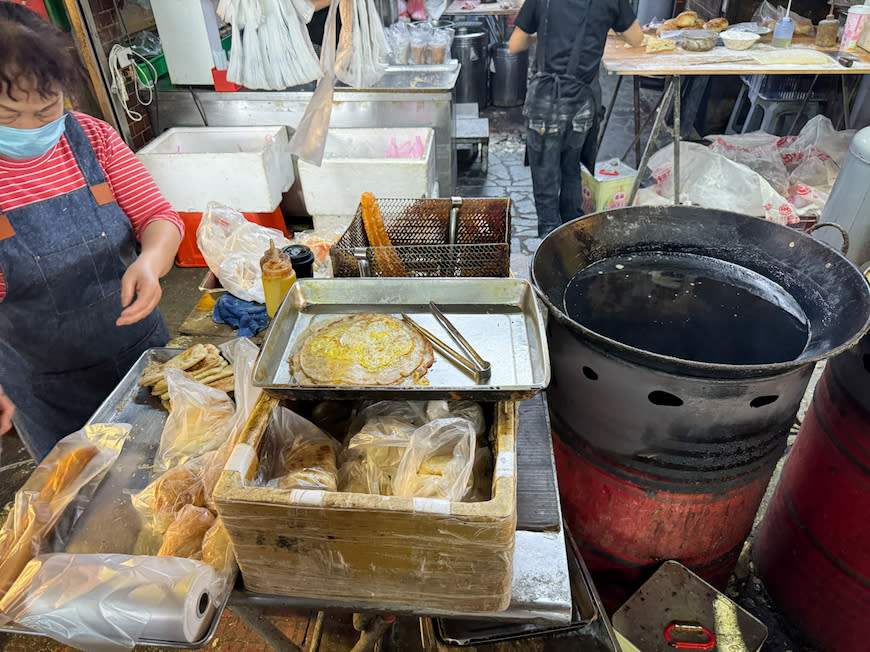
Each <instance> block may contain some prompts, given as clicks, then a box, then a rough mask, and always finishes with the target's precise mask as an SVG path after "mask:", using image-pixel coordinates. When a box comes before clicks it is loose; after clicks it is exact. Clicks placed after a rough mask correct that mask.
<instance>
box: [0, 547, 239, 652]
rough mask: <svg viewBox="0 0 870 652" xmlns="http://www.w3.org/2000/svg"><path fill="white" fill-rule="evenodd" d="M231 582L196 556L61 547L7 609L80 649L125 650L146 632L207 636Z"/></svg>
mask: <svg viewBox="0 0 870 652" xmlns="http://www.w3.org/2000/svg"><path fill="white" fill-rule="evenodd" d="M229 588H230V587H229V586H228V583H227V581H226V578H223V577H220V576H218V574H217V573H215V571H214V570H213V569H212V568H211V567H210V566H209V565H208V564H204V563H203V562H200V561H194V560H192V559H181V558H177V557H156V556H147V555H118V554H68V553H54V554H49V555H42V556H40V557H37V558H36V559H34V560H33V561H31V562H30V563H29V564H28V565H27V567H26V568H25V570H24V572H23V573H22V574H21V576H20V577H19V579H18V581H17V582H15V585H14V586H13V587H12V589H11V590H10V591H9V592H8V593H7V594H6V596H5V598H4V599H3V600H2V601H0V610H2V612H3V614H5V615H6V616H7V617H8V618H11V619H12V620H14V621H15V622H16V623H17V624H18V625H21V626H23V627H27V628H28V629H30V630H33V631H35V632H38V633H39V634H42V635H45V636H50V637H51V638H53V639H55V640H56V641H59V642H61V643H64V644H67V645H71V646H73V647H75V648H76V649H81V650H88V652H118V651H120V650H130V649H132V648H133V646H134V645H135V644H136V642H137V641H140V640H148V639H151V640H169V641H179V642H182V643H196V642H197V641H200V640H201V639H202V637H203V636H204V635H205V633H206V631H207V630H208V628H209V626H210V625H211V624H212V622H213V620H214V616H215V613H216V610H217V607H218V605H219V604H221V602H222V601H223V599H224V596H225V595H226V593H225V592H226V591H227V590H229Z"/></svg>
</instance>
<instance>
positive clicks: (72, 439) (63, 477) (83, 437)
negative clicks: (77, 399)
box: [0, 423, 130, 597]
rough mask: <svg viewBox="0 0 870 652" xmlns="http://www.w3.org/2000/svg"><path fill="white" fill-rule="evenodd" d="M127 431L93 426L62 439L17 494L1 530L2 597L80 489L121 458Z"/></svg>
mask: <svg viewBox="0 0 870 652" xmlns="http://www.w3.org/2000/svg"><path fill="white" fill-rule="evenodd" d="M129 433H130V425H129V424H124V423H116V424H95V425H90V426H85V427H84V428H82V429H81V430H78V431H76V432H74V433H72V434H71V435H68V436H67V437H64V438H63V439H61V440H60V441H59V442H58V443H57V444H55V446H54V448H52V449H51V452H49V454H48V455H47V456H46V457H45V459H44V460H42V461H41V462H40V463H39V465H38V466H37V467H36V469H34V471H33V473H31V475H30V477H29V478H28V479H27V481H26V482H25V483H24V486H22V487H21V489H19V490H18V491H17V492H16V493H15V499H14V501H13V504H12V509H11V510H10V511H9V515H8V516H7V517H6V522H5V523H4V524H3V527H2V529H0V597H2V595H3V594H4V593H5V592H6V591H7V590H8V589H9V587H11V586H12V584H13V582H15V580H16V578H17V577H18V575H19V574H20V573H21V572H22V571H23V570H24V567H25V566H26V565H27V563H28V562H29V561H30V560H31V559H32V558H33V557H34V556H35V555H37V554H39V552H40V551H41V550H42V549H43V547H44V546H45V544H46V539H47V537H48V534H49V532H50V531H51V530H52V528H53V527H54V526H55V524H56V523H57V521H58V519H59V518H60V517H61V514H62V513H63V512H64V510H65V509H66V508H67V506H69V505H70V503H72V502H73V500H74V499H75V498H76V496H77V495H78V493H79V491H81V490H82V488H83V487H85V485H87V484H89V483H90V482H92V481H95V479H96V478H98V477H102V475H103V474H104V473H105V472H106V470H107V469H108V468H109V467H110V466H111V465H112V463H113V462H114V461H115V460H116V459H117V458H118V455H119V454H120V452H121V447H122V446H123V444H124V441H126V438H127V435H129Z"/></svg>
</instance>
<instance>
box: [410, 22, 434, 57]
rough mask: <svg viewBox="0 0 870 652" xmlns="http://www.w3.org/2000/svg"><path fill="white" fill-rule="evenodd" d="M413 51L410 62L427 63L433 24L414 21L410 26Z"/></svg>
mask: <svg viewBox="0 0 870 652" xmlns="http://www.w3.org/2000/svg"><path fill="white" fill-rule="evenodd" d="M408 34H409V41H410V45H411V52H410V55H409V56H408V63H413V64H418V65H419V64H425V63H428V60H429V41H430V39H431V38H432V25H430V24H429V23H412V24H411V25H409V27H408Z"/></svg>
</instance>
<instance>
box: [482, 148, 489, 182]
mask: <svg viewBox="0 0 870 652" xmlns="http://www.w3.org/2000/svg"><path fill="white" fill-rule="evenodd" d="M488 169H489V142H486V143H481V144H480V170H481V172H483V173H484V174H486V171H487V170H488Z"/></svg>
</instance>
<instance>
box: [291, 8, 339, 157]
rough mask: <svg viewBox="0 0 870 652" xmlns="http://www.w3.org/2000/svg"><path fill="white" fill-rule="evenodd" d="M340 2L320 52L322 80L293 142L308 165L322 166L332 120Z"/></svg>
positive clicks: (294, 150) (329, 15)
mask: <svg viewBox="0 0 870 652" xmlns="http://www.w3.org/2000/svg"><path fill="white" fill-rule="evenodd" d="M338 2H339V0H331V1H330V3H329V12H328V13H327V15H326V26H325V28H324V32H323V44H322V47H321V50H320V69H321V70H322V72H323V76H322V77H321V78H320V81H319V82H317V88H316V89H315V91H314V94H313V95H312V96H311V100H310V101H309V102H308V106H307V107H306V108H305V114H304V115H303V116H302V120H300V121H299V126H298V127H297V128H296V131H295V132H294V133H293V137H292V138H291V139H290V145H289V150H290V153H291V154H296V155H297V156H298V157H299V158H300V159H302V160H303V161H305V162H306V163H311V164H312V165H316V166H318V167H319V166H320V164H321V162H322V161H323V150H324V149H325V148H326V136H327V134H328V132H329V119H330V118H331V117H332V96H333V94H334V92H335V14H336V12H337V11H338Z"/></svg>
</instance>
